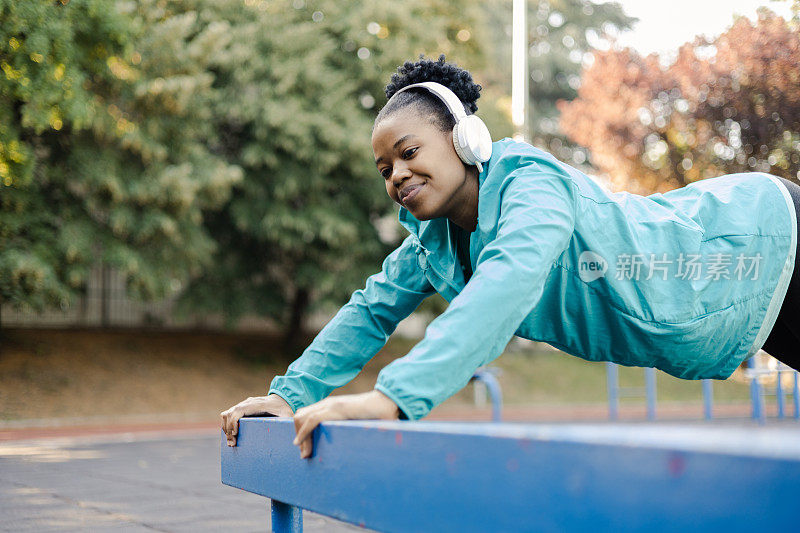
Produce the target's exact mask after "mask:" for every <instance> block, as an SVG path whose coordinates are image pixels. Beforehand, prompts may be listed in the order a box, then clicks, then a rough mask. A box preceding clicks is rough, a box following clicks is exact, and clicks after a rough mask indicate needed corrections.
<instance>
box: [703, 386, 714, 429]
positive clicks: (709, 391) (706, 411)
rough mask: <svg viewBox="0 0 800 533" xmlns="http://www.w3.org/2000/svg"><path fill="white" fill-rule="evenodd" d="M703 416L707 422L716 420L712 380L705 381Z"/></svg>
mask: <svg viewBox="0 0 800 533" xmlns="http://www.w3.org/2000/svg"><path fill="white" fill-rule="evenodd" d="M703 415H704V416H705V418H706V420H711V419H712V418H714V388H713V385H712V382H711V380H710V379H704V380H703Z"/></svg>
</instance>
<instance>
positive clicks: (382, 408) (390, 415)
mask: <svg viewBox="0 0 800 533" xmlns="http://www.w3.org/2000/svg"><path fill="white" fill-rule="evenodd" d="M367 394H369V395H370V396H371V397H372V399H373V401H374V402H375V405H376V406H377V409H378V418H381V419H388V420H397V419H398V418H400V409H399V408H398V407H397V404H396V403H394V401H393V400H392V399H391V398H389V397H388V396H386V395H385V394H384V393H382V392H381V391H379V390H377V389H373V390H371V391H370V392H368V393H367Z"/></svg>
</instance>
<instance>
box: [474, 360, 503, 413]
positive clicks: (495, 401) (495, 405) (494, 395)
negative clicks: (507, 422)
mask: <svg viewBox="0 0 800 533" xmlns="http://www.w3.org/2000/svg"><path fill="white" fill-rule="evenodd" d="M472 378H473V379H477V380H479V381H481V382H483V383H484V384H485V385H486V390H488V391H489V398H491V400H492V420H493V421H495V422H500V421H502V415H501V412H502V410H503V391H502V389H501V388H500V382H499V381H497V378H496V377H495V375H494V374H493V373H492V372H490V371H488V370H483V369H478V370H476V371H475V374H474V375H473V376H472Z"/></svg>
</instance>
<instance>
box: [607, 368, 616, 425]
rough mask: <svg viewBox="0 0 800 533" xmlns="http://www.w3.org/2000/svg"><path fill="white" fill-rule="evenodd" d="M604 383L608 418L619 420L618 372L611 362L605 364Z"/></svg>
mask: <svg viewBox="0 0 800 533" xmlns="http://www.w3.org/2000/svg"><path fill="white" fill-rule="evenodd" d="M606 383H607V384H608V418H609V420H616V419H618V418H619V372H618V369H617V365H616V364H615V363H612V362H611V361H607V362H606Z"/></svg>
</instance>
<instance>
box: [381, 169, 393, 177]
mask: <svg viewBox="0 0 800 533" xmlns="http://www.w3.org/2000/svg"><path fill="white" fill-rule="evenodd" d="M390 173H391V172H390V169H389V167H386V168H384V169H383V170H381V176H382V177H383V179H386V178H388V177H389V175H390Z"/></svg>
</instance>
